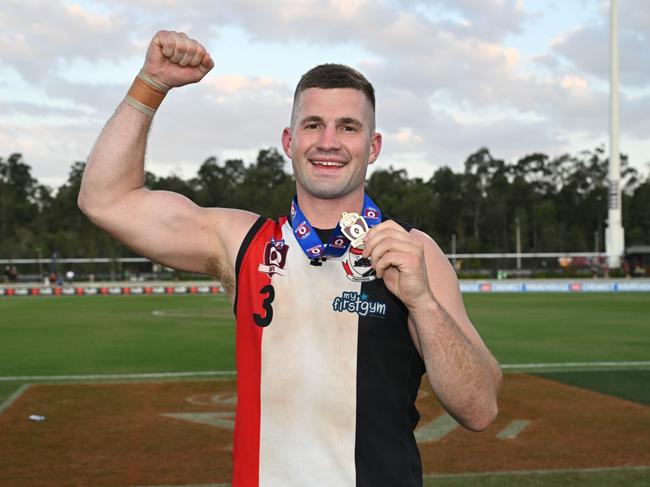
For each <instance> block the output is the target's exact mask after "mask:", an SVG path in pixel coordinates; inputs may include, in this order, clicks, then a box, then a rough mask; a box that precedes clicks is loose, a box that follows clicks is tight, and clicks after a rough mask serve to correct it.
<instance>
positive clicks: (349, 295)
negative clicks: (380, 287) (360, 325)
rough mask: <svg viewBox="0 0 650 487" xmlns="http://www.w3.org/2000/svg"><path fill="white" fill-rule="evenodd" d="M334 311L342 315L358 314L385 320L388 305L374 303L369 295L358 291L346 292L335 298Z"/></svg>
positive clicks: (380, 302)
mask: <svg viewBox="0 0 650 487" xmlns="http://www.w3.org/2000/svg"><path fill="white" fill-rule="evenodd" d="M332 309H333V310H334V311H338V312H340V313H343V312H346V311H347V312H348V313H356V314H358V315H359V316H372V317H375V318H385V317H386V311H387V305H386V303H384V302H382V301H373V300H371V299H370V296H368V295H367V294H359V293H357V292H356V291H345V292H343V294H341V296H337V297H336V298H334V301H333V302H332Z"/></svg>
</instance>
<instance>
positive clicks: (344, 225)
mask: <svg viewBox="0 0 650 487" xmlns="http://www.w3.org/2000/svg"><path fill="white" fill-rule="evenodd" d="M339 225H340V226H341V232H342V233H343V235H345V236H346V237H347V239H348V240H350V242H352V246H353V247H354V248H355V249H363V247H364V245H363V239H364V237H365V236H366V234H367V233H368V223H367V222H366V221H365V220H364V219H363V217H362V216H361V215H359V214H358V213H346V212H343V215H342V216H341V221H340V223H339Z"/></svg>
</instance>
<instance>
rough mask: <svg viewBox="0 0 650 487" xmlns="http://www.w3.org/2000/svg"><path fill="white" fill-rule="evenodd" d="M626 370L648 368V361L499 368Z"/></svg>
mask: <svg viewBox="0 0 650 487" xmlns="http://www.w3.org/2000/svg"><path fill="white" fill-rule="evenodd" d="M601 367H604V368H628V367H650V361H630V362H559V363H553V362H548V363H532V364H503V365H501V368H502V369H504V370H509V369H558V368H560V369H577V368H601Z"/></svg>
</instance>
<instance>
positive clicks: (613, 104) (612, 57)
mask: <svg viewBox="0 0 650 487" xmlns="http://www.w3.org/2000/svg"><path fill="white" fill-rule="evenodd" d="M618 137H619V101H618V0H610V24H609V177H608V179H609V187H608V198H607V208H608V210H607V216H608V220H607V229H606V231H605V246H606V249H607V263H608V265H609V267H610V268H612V269H613V268H618V267H620V266H621V256H622V255H623V253H624V252H625V233H624V230H623V222H622V216H621V159H620V155H619V154H620V151H619V146H618Z"/></svg>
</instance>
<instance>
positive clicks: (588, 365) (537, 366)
mask: <svg viewBox="0 0 650 487" xmlns="http://www.w3.org/2000/svg"><path fill="white" fill-rule="evenodd" d="M501 368H502V369H503V370H515V371H517V370H545V369H546V370H554V371H558V370H565V369H566V370H572V369H603V368H604V369H610V368H611V369H623V368H628V369H638V368H650V361H628V362H548V363H529V364H503V365H501ZM236 375H237V372H236V371H235V370H207V371H197V372H152V373H142V374H90V375H13V376H4V377H2V376H0V382H32V381H65V380H121V379H174V378H183V377H234V376H236Z"/></svg>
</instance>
